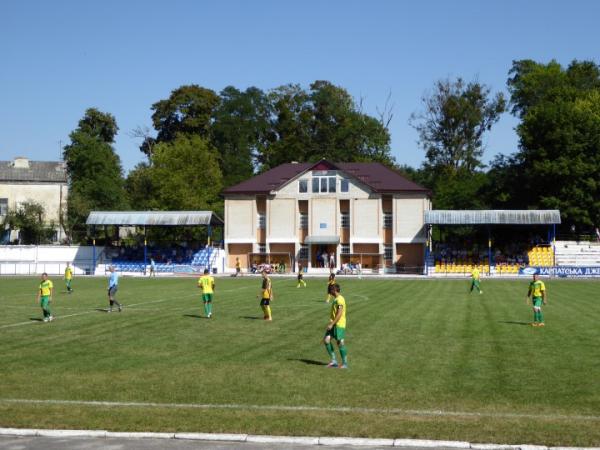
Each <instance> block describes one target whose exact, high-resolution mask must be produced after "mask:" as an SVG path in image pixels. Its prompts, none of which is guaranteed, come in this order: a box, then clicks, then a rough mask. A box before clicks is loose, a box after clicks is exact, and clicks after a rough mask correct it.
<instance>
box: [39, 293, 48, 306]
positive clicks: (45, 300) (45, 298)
mask: <svg viewBox="0 0 600 450" xmlns="http://www.w3.org/2000/svg"><path fill="white" fill-rule="evenodd" d="M48 303H50V296H49V295H42V296H41V297H40V306H41V307H42V309H48Z"/></svg>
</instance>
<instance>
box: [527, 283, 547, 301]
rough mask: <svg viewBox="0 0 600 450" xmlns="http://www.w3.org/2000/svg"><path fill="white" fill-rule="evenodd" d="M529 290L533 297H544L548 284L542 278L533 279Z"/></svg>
mask: <svg viewBox="0 0 600 450" xmlns="http://www.w3.org/2000/svg"><path fill="white" fill-rule="evenodd" d="M529 291H530V292H531V296H532V297H533V298H535V297H542V292H546V285H545V284H544V282H543V281H540V280H537V281H532V282H531V283H529Z"/></svg>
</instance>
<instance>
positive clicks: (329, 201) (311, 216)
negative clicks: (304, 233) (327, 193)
mask: <svg viewBox="0 0 600 450" xmlns="http://www.w3.org/2000/svg"><path fill="white" fill-rule="evenodd" d="M338 216H339V212H338V202H337V200H336V199H335V198H313V199H312V200H311V202H310V203H309V213H308V220H309V233H308V234H309V235H311V236H332V235H337V234H338V229H339V223H338Z"/></svg>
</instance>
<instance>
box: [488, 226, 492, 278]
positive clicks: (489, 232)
mask: <svg viewBox="0 0 600 450" xmlns="http://www.w3.org/2000/svg"><path fill="white" fill-rule="evenodd" d="M491 274H492V232H491V230H490V227H488V275H491Z"/></svg>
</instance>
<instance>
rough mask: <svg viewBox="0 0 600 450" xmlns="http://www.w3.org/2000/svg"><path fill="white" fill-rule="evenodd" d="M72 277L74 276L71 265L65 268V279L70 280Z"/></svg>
mask: <svg viewBox="0 0 600 450" xmlns="http://www.w3.org/2000/svg"><path fill="white" fill-rule="evenodd" d="M71 278H73V269H72V268H71V266H69V267H67V268H66V269H65V280H70V279H71Z"/></svg>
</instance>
